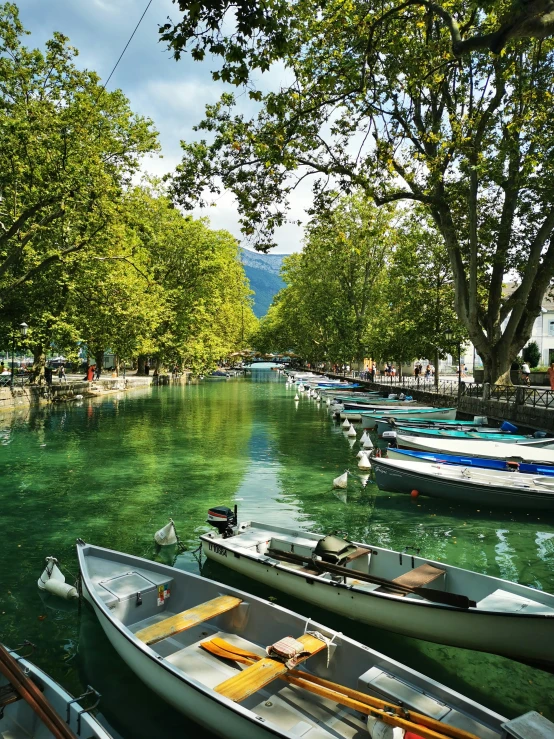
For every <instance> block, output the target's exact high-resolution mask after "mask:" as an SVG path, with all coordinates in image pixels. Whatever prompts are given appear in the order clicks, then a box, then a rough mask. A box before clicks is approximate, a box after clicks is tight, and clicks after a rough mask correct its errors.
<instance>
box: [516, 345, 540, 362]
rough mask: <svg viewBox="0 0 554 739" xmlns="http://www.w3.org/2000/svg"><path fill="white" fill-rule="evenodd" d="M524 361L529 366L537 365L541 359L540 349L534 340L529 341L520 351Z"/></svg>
mask: <svg viewBox="0 0 554 739" xmlns="http://www.w3.org/2000/svg"><path fill="white" fill-rule="evenodd" d="M521 354H522V356H523V359H524V361H525V362H529V366H530V367H531V368H533V367H538V366H539V363H540V361H541V350H540V349H539V345H538V344H537V342H536V341H530V342H529V343H528V344H527V346H526V347H525V348H524V349H523V351H522V353H521Z"/></svg>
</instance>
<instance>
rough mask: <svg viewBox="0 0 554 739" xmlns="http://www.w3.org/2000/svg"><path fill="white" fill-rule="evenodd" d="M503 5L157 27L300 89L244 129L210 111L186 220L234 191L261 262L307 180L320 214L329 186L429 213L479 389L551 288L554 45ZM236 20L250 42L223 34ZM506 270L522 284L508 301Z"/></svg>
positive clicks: (276, 97)
mask: <svg viewBox="0 0 554 739" xmlns="http://www.w3.org/2000/svg"><path fill="white" fill-rule="evenodd" d="M525 5H526V6H527V5H529V6H533V7H535V8H537V12H538V11H539V10H540V8H538V6H537V3H533V2H531V3H528V4H525ZM180 7H182V9H183V10H185V11H191V8H192V4H191V3H189V2H188V0H181V3H180ZM197 7H198V6H197V5H196V4H194V8H197ZM517 8H519V11H517ZM503 9H504V11H505V15H504V13H502V12H500V11H499V8H498V7H497V6H496V5H494V4H492V3H490V4H489V3H487V4H485V5H483V6H481V7H480V8H479V9H477V8H476V6H475V4H474V3H472V2H468V0H454V2H450V1H449V2H446V1H443V2H439V3H428V2H418V1H417V0H414V1H413V2H408V3H404V2H400V1H399V0H388V1H387V2H385V3H384V4H383V3H382V2H378V3H377V2H374V1H373V0H368V1H367V2H363V3H360V2H356V0H347V2H346V3H345V2H344V0H331V1H330V2H325V3H322V2H319V0H299V2H295V3H292V2H287V0H270V2H268V3H264V4H263V6H262V7H261V8H260V9H259V12H258V13H256V12H254V10H253V6H252V5H251V4H250V3H248V2H239V3H238V5H237V6H235V5H233V6H232V11H231V6H230V5H227V4H225V3H223V4H222V3H219V2H216V3H208V4H207V5H202V6H201V9H200V10H198V12H197V13H196V14H195V13H194V12H191V13H189V14H188V15H187V16H186V18H185V20H184V21H183V23H182V24H177V25H176V26H175V27H166V28H165V29H164V34H165V38H166V39H167V40H169V41H170V43H171V44H172V47H173V49H174V51H176V52H177V53H179V52H180V51H181V50H182V49H183V48H184V44H185V42H186V41H190V40H191V39H194V41H193V42H192V43H195V44H197V46H199V47H200V48H202V49H204V48H205V49H206V50H209V51H210V52H212V53H215V54H216V55H219V56H221V58H222V65H221V74H222V75H225V78H226V79H230V80H232V81H234V82H237V83H239V82H243V81H244V80H245V79H246V78H247V77H248V78H249V77H250V74H251V73H252V71H253V70H259V69H264V68H267V65H268V64H270V63H271V62H273V61H275V60H276V59H281V60H282V62H283V63H284V64H285V66H287V67H288V69H289V70H290V72H291V74H292V76H293V80H292V82H291V84H290V85H289V86H288V87H284V88H282V89H280V90H279V91H277V92H271V93H268V94H266V95H264V96H263V100H262V106H261V110H260V112H259V113H258V114H257V115H256V116H254V117H253V118H251V119H248V118H245V117H243V116H240V115H237V114H236V112H235V110H234V100H233V98H232V96H229V95H225V96H223V97H222V99H221V101H220V102H219V103H217V104H216V105H213V106H208V108H207V112H206V117H205V119H204V121H202V122H201V123H200V124H199V126H198V128H199V130H200V131H203V132H206V133H207V135H208V136H209V137H210V140H211V141H212V143H211V144H208V143H207V141H206V140H201V141H199V142H195V143H188V144H185V145H184V146H183V149H184V158H183V161H182V164H181V165H180V166H179V167H178V170H177V172H176V175H175V178H174V182H173V192H174V196H175V197H176V198H177V199H178V200H179V202H181V203H182V204H184V205H185V206H187V207H191V206H192V205H193V203H196V202H197V201H198V200H199V199H200V200H201V199H202V197H203V193H204V192H205V191H206V188H208V189H211V190H212V191H213V192H218V191H219V189H220V188H221V182H223V184H224V186H226V187H227V188H228V189H230V190H232V191H233V192H234V194H235V195H236V197H237V202H238V204H239V209H240V211H241V214H242V225H243V230H244V233H245V234H247V235H249V236H250V237H252V238H253V239H254V240H255V241H256V244H257V246H258V248H260V249H263V250H265V249H267V248H269V247H271V246H272V245H273V243H274V241H273V234H274V230H275V228H277V227H278V226H280V225H282V224H283V223H284V222H285V221H286V219H287V211H288V207H289V203H290V198H291V197H292V196H293V193H294V189H295V187H296V186H297V183H298V182H299V181H301V180H302V179H303V178H304V177H305V176H309V175H311V176H314V177H315V185H314V194H315V210H316V212H318V213H324V212H325V211H326V210H328V209H329V208H330V204H331V203H332V201H333V199H334V197H335V192H331V191H330V190H329V188H333V190H335V189H336V188H340V189H341V190H342V191H343V192H351V191H353V190H354V189H361V190H362V191H363V192H364V193H365V196H366V197H371V198H373V199H374V200H375V202H377V203H378V204H383V203H390V202H394V201H398V200H409V201H416V202H418V203H420V204H421V205H423V206H424V207H425V208H426V210H427V212H428V213H429V215H430V216H431V217H432V219H433V221H434V224H435V227H436V229H437V231H438V232H439V234H440V235H441V238H442V240H443V241H444V244H445V246H446V249H447V253H448V258H449V262H450V267H451V270H452V276H453V280H454V293H455V307H456V313H457V315H458V317H459V320H460V321H461V322H462V323H463V325H464V327H465V330H466V331H467V333H468V334H469V336H470V337H471V339H472V341H473V343H474V345H475V346H476V349H477V351H478V352H479V355H480V356H481V358H482V359H483V362H484V367H485V376H486V379H487V380H491V381H495V380H496V379H498V378H501V377H502V375H503V374H504V373H505V372H506V371H507V370H508V369H509V366H510V362H511V360H512V359H513V358H514V357H515V356H517V354H518V352H519V351H520V349H521V348H522V347H523V346H524V345H525V343H526V342H527V341H528V339H529V338H530V335H531V331H532V326H533V322H534V320H535V317H536V316H537V315H538V312H539V311H540V306H541V302H542V300H543V297H544V295H545V292H546V290H547V289H548V287H549V285H550V282H551V279H552V278H553V276H554V239H552V238H551V235H552V234H553V229H554V188H553V187H552V184H551V183H552V182H553V181H554V180H553V175H554V152H553V149H552V146H551V142H552V138H553V135H554V118H553V117H552V115H551V111H552V100H553V96H554V42H553V41H552V39H551V38H546V39H541V40H535V39H534V38H533V36H534V34H533V33H531V32H530V26H529V23H530V22H531V21H530V20H529V18H528V19H527V20H528V21H529V23H523V25H522V26H520V27H519V28H518V25H517V22H516V17H518V16H517V12H520V13H521V14H523V16H525V17H527V15H526V14H528V13H529V12H531V11H530V9H529V8H528V7H525V8H524V7H523V5H521V4H520V5H517V7H516V5H514V7H513V8H510V6H509V5H508V4H505V5H504V6H503ZM543 10H544V8H543ZM227 11H229V12H235V13H236V14H237V22H238V23H239V24H240V23H244V27H245V28H244V31H243V32H242V33H239V34H238V35H233V36H228V35H226V32H225V26H224V22H223V21H224V18H225V16H226V12H227ZM516 11H517V12H516ZM512 12H513V13H516V15H515V16H514V17H512ZM537 17H540V13H539V15H538V16H537ZM505 18H510V22H509V23H508V21H506V23H508V26H505V25H504V20H505ZM520 20H521V19H520ZM535 20H536V19H535ZM510 24H511V25H510ZM514 29H516V30H514ZM496 34H500V35H496ZM281 35H283V36H284V38H285V39H286V42H285V43H283V42H281ZM508 41H509V43H508ZM489 42H490V43H489ZM476 49H478V51H477V50H476ZM487 49H493V51H501V53H499V54H492V53H490V52H489V51H487ZM507 274H510V275H517V279H516V286H515V290H514V291H512V292H511V294H509V295H508V294H507V293H506V290H505V285H504V279H505V276H506V275H507Z"/></svg>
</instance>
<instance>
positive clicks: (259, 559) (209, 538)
mask: <svg viewBox="0 0 554 739" xmlns="http://www.w3.org/2000/svg"><path fill="white" fill-rule="evenodd" d="M242 527H244V528H249V527H260V528H262V527H263V528H264V529H265V530H266V531H275V533H285V532H286V533H287V534H289V535H290V536H293V535H295V534H297V535H301V536H303V537H308V536H310V537H313V538H314V540H315V541H317V540H318V539H322V538H323V536H322V535H321V534H316V533H314V532H311V531H295V532H292V531H290V530H289V529H286V528H284V527H279V526H273V525H269V524H268V525H266V524H262V523H259V522H257V521H245V522H243V523H241V524H240V528H242ZM233 538H235V537H230V538H229V539H220V537H219V536H218V535H217V534H216V533H215V532H214V533H212V532H211V531H208V532H206V533H205V534H202V535H201V536H200V540H201V541H203V542H206V543H207V544H208V546H209V544H210V542H213V541H214V539H217V546H221V547H224V546H225V544H224V543H222V542H226V541H232V539H233ZM352 544H354V545H355V546H357V547H359V548H360V549H367V550H368V553H373V554H378V553H379V552H387V553H389V554H396V555H397V554H399V552H397V551H395V550H394V549H386V548H385V547H377V546H375V547H374V546H370V545H369V544H363V543H359V542H355V541H353V542H352ZM227 551H229V552H231V553H232V554H233V556H234V557H236V558H237V559H240V558H241V557H244V558H246V559H250V560H252V561H254V562H256V563H257V564H262V565H265V566H266V567H271V568H273V569H280V570H283V571H285V572H286V573H287V574H290V575H295V576H296V577H301V578H303V579H305V580H306V582H309V583H310V584H311V582H310V581H315V580H317V581H318V582H320V583H322V584H328V585H329V586H330V587H333V588H342V589H344V590H354V591H356V593H358V594H360V595H365V596H368V597H374V598H380V599H386V600H393V601H398V602H402V603H403V604H409V605H410V606H418V607H424V608H426V609H429V608H435V609H437V608H438V609H442V610H445V609H446V610H448V611H455V612H457V611H462V612H463V613H467V614H472V615H477V616H494V617H497V616H502V617H512V618H514V617H516V618H518V619H521V618H527V619H529V618H534V619H537V618H542V619H544V618H546V619H554V613H551V614H550V613H520V612H518V613H510V612H506V611H487V610H485V609H480V608H467V609H465V608H464V609H461V608H457V607H455V606H450V605H447V604H444V603H432V602H430V601H427V600H416V599H410V600H409V601H407V600H406V598H404V597H403V596H400V595H395V594H394V593H386V592H376V591H374V590H372V591H368V590H366V589H364V588H361V587H357V586H356V585H355V584H348V583H344V582H336V581H334V580H329V579H325V578H324V576H323V575H324V574H325V573H321V574H320V575H315V574H310V573H308V572H302V571H300V570H296V569H293V568H290V567H287V566H286V563H281V562H279V560H276V559H274V558H272V557H271V555H262V554H257V556H256V555H255V554H251V553H250V552H245V551H240V552H237V551H235V550H234V548H233V547H228V548H227ZM402 554H404V553H402ZM405 556H406V557H411V556H412V555H411V554H405ZM418 558H419V559H424V560H425V562H426V563H428V564H430V565H433V566H435V567H437V568H440V569H445V568H446V570H447V572H448V570H457V571H460V572H473V571H471V570H465V569H464V568H463V567H456V566H455V565H449V564H447V563H445V562H439V561H436V560H432V559H427V558H425V557H419V556H418ZM267 560H270V561H267ZM474 574H477V575H483V576H484V577H487V578H490V580H492V581H494V582H497V583H499V584H504V585H505V584H506V582H510V584H515V585H517V587H518V588H525V589H526V590H529V591H530V593H532V594H533V595H534V594H535V593H544V591H542V590H535V589H534V588H530V587H529V586H527V585H521V584H520V583H511V581H507V580H503V579H502V578H500V577H495V576H494V575H484V574H483V573H474ZM353 577H355V575H353ZM499 587H500V586H499ZM530 599H532V598H530Z"/></svg>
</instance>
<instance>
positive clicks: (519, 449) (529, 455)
mask: <svg viewBox="0 0 554 739" xmlns="http://www.w3.org/2000/svg"><path fill="white" fill-rule="evenodd" d="M396 445H397V446H398V447H399V448H400V449H416V450H418V451H422V452H444V453H445V454H465V455H467V456H470V457H483V458H484V459H506V460H509V461H512V460H513V461H514V462H520V461H521V462H536V463H541V462H544V463H545V464H554V449H546V448H544V447H538V448H537V447H533V446H527V444H508V443H503V442H501V441H487V442H484V443H483V442H482V441H475V440H468V439H462V440H460V439H447V438H442V437H441V438H438V437H437V438H435V439H427V438H423V437H422V436H413V435H411V434H402V433H398V432H397V434H396Z"/></svg>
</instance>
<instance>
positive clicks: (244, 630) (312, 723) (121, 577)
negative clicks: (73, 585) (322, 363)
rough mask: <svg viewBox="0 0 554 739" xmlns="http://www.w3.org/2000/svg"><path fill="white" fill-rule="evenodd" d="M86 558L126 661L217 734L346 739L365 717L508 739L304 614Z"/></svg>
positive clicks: (476, 711) (172, 573) (434, 687)
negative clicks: (342, 738)
mask: <svg viewBox="0 0 554 739" xmlns="http://www.w3.org/2000/svg"><path fill="white" fill-rule="evenodd" d="M78 557H79V566H80V570H81V575H82V582H83V593H84V596H85V598H86V599H87V600H88V601H89V602H90V604H91V605H92V607H93V609H94V611H95V613H96V615H97V617H98V619H99V621H100V624H101V626H102V628H103V629H104V631H105V633H106V635H107V637H108V639H109V640H110V642H111V643H112V645H113V646H114V648H115V650H116V651H117V652H118V653H119V655H120V656H121V657H122V659H123V660H124V661H125V662H126V663H127V664H128V665H129V667H130V668H131V669H132V670H133V671H134V672H135V673H136V674H137V675H138V676H139V677H140V678H141V680H143V681H144V682H145V683H146V685H147V686H149V687H150V688H151V689H152V690H154V691H155V692H156V693H158V694H159V695H160V696H161V697H162V698H164V699H165V700H166V701H167V702H168V703H170V704H172V705H173V706H174V707H175V708H177V709H178V710H180V711H181V712H183V713H184V714H186V715H188V716H190V717H191V718H192V719H194V720H196V721H197V722H198V723H200V724H201V725H202V726H204V727H205V728H207V729H209V730H210V731H212V732H214V733H215V734H217V735H219V736H224V737H228V738H230V739H257V738H258V737H259V738H262V737H268V739H269V737H272V738H273V739H274V738H275V737H286V738H287V739H294V737H298V736H302V737H306V739H310V737H314V739H315V738H316V737H317V739H325V738H326V737H328V738H329V739H331V738H332V737H334V738H335V739H340V738H341V737H344V739H347V737H348V738H351V737H354V736H360V737H361V736H367V734H366V732H367V728H366V720H367V716H372V717H374V716H376V717H377V718H378V719H379V720H381V721H382V722H384V723H386V724H389V725H392V726H399V727H401V728H404V729H409V730H410V731H412V732H413V733H414V734H415V735H416V736H418V737H422V738H423V739H435V738H436V739H447V738H452V739H461V737H464V739H495V738H496V739H498V737H503V736H505V734H504V733H503V731H504V730H503V728H502V727H503V723H504V721H505V719H503V718H502V717H501V716H499V715H498V714H495V713H494V712H493V711H490V710H489V709H487V708H484V707H483V706H480V705H478V704H477V703H475V702H473V701H471V700H469V699H467V698H464V697H463V696H461V695H460V694H458V693H456V692H454V691H452V690H450V689H449V688H446V687H444V686H442V685H440V684H439V683H436V682H435V681H433V680H430V679H429V678H426V677H424V676H423V675H421V674H419V673H417V672H415V671H414V670H411V669H410V668H407V667H404V666H403V665H401V664H399V663H398V662H395V661H394V660H392V659H389V658H388V657H386V656H384V655H382V654H380V653H378V652H376V651H374V650H372V649H370V648H368V647H366V646H362V645H361V644H358V643H357V642H355V641H353V640H352V639H349V638H348V637H345V636H344V635H343V634H340V633H337V632H333V631H331V630H330V629H328V628H326V627H325V626H323V625H322V624H319V623H316V622H313V621H311V620H310V619H306V618H305V617H304V616H300V615H297V614H295V613H292V612H291V611H288V610H286V609H284V608H281V607H280V606H277V605H274V604H272V603H269V602H267V601H263V600H262V599H260V598H256V597H255V596H252V595H249V594H248V593H244V592H242V591H239V590H236V589H235V588H231V587H228V586H226V585H223V584H221V583H217V582H213V581H211V580H207V579H205V578H203V577H200V576H198V575H193V574H191V573H189V572H186V571H183V570H177V569H174V568H172V567H168V566H166V565H161V564H159V563H157V562H151V561H148V560H144V559H141V558H139V557H133V556H130V555H126V554H123V553H120V552H114V551H110V550H107V549H102V548H100V547H94V546H91V545H87V544H85V543H84V542H82V541H79V542H78ZM339 589H342V588H338V589H337V592H338V590H339ZM344 592H346V591H344ZM300 665H301V668H300V669H298V668H297V666H300ZM424 713H425V715H423V714H424ZM464 732H467V733H464Z"/></svg>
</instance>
